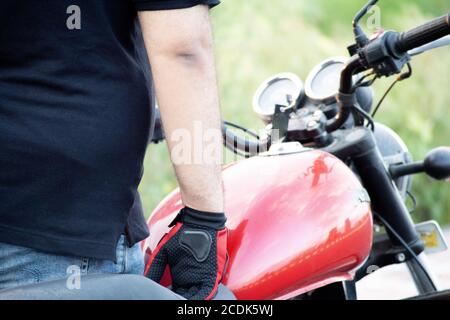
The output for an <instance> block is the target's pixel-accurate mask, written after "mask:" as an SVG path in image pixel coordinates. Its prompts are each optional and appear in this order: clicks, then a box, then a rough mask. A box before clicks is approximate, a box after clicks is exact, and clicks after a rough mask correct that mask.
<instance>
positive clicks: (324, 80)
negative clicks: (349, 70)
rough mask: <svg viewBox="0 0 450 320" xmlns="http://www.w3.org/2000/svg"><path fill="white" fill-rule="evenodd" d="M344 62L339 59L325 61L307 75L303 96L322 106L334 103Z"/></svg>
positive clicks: (343, 59)
mask: <svg viewBox="0 0 450 320" xmlns="http://www.w3.org/2000/svg"><path fill="white" fill-rule="evenodd" d="M346 60H347V59H346V58H341V57H338V58H332V59H328V60H325V61H324V62H322V63H320V64H319V65H318V66H316V67H315V68H314V69H313V70H312V71H311V72H310V73H309V75H308V77H307V79H306V82H305V94H306V95H307V96H308V98H309V99H311V100H312V101H313V102H315V103H323V104H329V103H332V102H334V101H335V96H336V94H337V93H338V90H339V81H340V77H341V71H342V68H343V67H344V64H345V62H346Z"/></svg>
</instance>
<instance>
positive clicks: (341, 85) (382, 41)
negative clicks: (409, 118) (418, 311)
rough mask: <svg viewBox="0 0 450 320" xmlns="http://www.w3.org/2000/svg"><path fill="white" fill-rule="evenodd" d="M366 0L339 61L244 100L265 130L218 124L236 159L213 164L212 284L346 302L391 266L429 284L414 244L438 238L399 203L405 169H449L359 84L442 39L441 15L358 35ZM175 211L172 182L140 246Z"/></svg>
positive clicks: (152, 241) (402, 75) (249, 292)
mask: <svg viewBox="0 0 450 320" xmlns="http://www.w3.org/2000/svg"><path fill="white" fill-rule="evenodd" d="M377 2H378V1H375V0H372V1H369V2H368V3H367V4H366V5H365V6H364V8H362V10H361V11H360V12H358V14H357V15H356V17H355V19H354V22H353V31H354V34H355V44H353V45H351V46H350V47H349V48H348V49H349V53H350V56H351V58H350V59H347V58H340V57H339V58H331V59H328V60H326V61H324V62H322V63H320V64H319V65H318V66H316V67H315V68H314V69H313V70H312V71H311V72H310V74H309V75H308V77H307V79H306V81H305V82H304V83H303V82H302V81H301V80H300V79H299V77H298V76H296V75H295V74H292V73H282V74H278V75H275V76H273V77H271V78H269V79H268V80H266V81H265V82H264V83H263V84H262V85H261V86H260V87H259V88H258V90H257V92H256V94H255V96H254V99H253V109H254V111H255V112H256V113H257V114H258V115H259V116H260V117H261V119H262V120H263V121H264V122H265V124H266V130H265V132H266V134H265V137H259V136H258V135H256V134H254V133H251V132H250V131H249V130H248V129H246V128H242V127H240V126H237V125H234V124H232V123H229V122H226V123H225V124H224V128H225V130H224V141H225V145H226V147H227V148H229V149H230V150H231V151H233V152H234V153H236V154H239V155H242V156H244V157H245V158H246V159H245V160H242V161H237V162H235V163H232V164H231V165H228V166H226V167H225V169H224V171H223V177H224V186H225V203H226V212H227V216H228V223H227V226H228V228H229V230H230V233H229V247H228V250H229V264H228V269H227V272H226V275H225V277H224V279H223V284H224V285H226V286H227V287H228V288H229V289H230V290H231V291H232V292H233V293H234V294H235V295H236V297H237V298H238V299H319V298H324V297H329V298H336V299H338V298H346V299H356V298H357V294H356V286H355V283H356V282H357V281H359V280H361V279H362V278H364V277H365V276H367V275H369V274H371V273H372V272H373V271H375V270H378V269H380V268H383V267H385V266H388V265H392V264H398V263H405V264H406V265H407V266H408V270H409V272H410V273H411V275H412V278H413V280H414V283H415V285H416V287H417V290H418V293H419V296H427V297H430V294H435V293H437V292H438V287H437V283H436V280H435V277H434V276H433V274H432V272H431V268H430V266H429V263H428V261H427V256H426V253H427V252H437V251H442V250H446V249H447V245H446V243H445V239H444V237H443V236H442V231H441V229H440V227H439V225H438V224H437V223H436V222H434V221H429V222H423V223H420V224H417V225H415V224H414V223H413V221H412V219H411V216H410V213H409V210H408V208H407V206H406V204H405V201H406V199H407V198H408V196H409V195H410V188H411V175H413V174H417V173H420V172H424V173H426V174H428V175H429V176H431V177H432V178H434V179H437V180H445V179H449V178H450V147H441V148H437V149H434V150H432V151H431V152H430V153H429V154H428V156H427V157H426V159H425V160H424V161H419V162H413V160H412V157H411V155H410V153H409V151H408V148H407V146H406V145H405V143H404V142H403V140H402V139H401V137H400V136H399V135H398V134H397V133H396V132H394V131H393V130H392V129H390V128H388V127H387V126H385V125H383V124H381V123H376V122H375V121H374V120H373V115H374V114H375V113H376V112H377V111H378V110H379V107H380V104H379V105H378V106H377V107H376V108H375V109H374V111H373V112H372V104H373V91H372V88H371V86H372V84H373V83H374V82H375V80H377V79H379V78H381V77H391V76H394V75H397V80H396V82H395V83H397V82H399V81H403V80H406V79H408V78H409V77H410V76H411V75H412V72H411V70H412V69H411V68H412V67H411V63H410V61H411V58H412V57H413V56H416V55H418V54H420V53H423V52H425V51H428V50H430V49H434V48H436V47H440V46H444V45H448V44H450V39H449V37H448V34H449V33H450V21H449V19H450V14H447V15H445V16H443V17H440V18H438V19H435V20H433V21H431V22H428V23H426V24H425V25H422V26H420V27H417V28H415V29H413V30H410V31H408V32H404V33H397V32H394V31H386V32H384V31H378V32H377V33H375V34H374V35H373V36H372V37H370V38H369V37H367V36H366V35H365V34H364V32H363V30H362V28H361V27H360V24H359V21H360V20H361V18H362V17H363V16H364V15H365V14H366V13H367V12H368V10H369V9H370V8H371V7H372V6H373V5H375V4H376V3H377ZM446 36H447V37H446ZM405 68H406V69H407V70H406V71H403V70H404V69H405ZM229 128H230V129H229ZM231 128H234V129H235V130H231ZM236 129H242V130H243V131H244V133H245V134H246V136H245V137H243V136H239V135H238V134H236V133H234V132H235V131H236ZM249 136H253V137H254V138H253V139H249ZM180 208H181V198H180V193H179V191H178V190H176V191H174V192H173V193H172V194H171V195H169V196H168V197H167V198H166V199H165V200H163V201H162V202H161V203H160V205H159V206H158V207H157V208H156V209H155V210H154V212H153V214H152V215H151V218H150V220H149V222H148V226H149V228H150V233H151V237H150V238H149V239H148V240H147V242H146V243H145V245H144V247H145V249H146V251H147V254H150V253H151V250H152V249H154V248H155V247H156V245H157V242H158V241H159V239H160V238H161V237H162V236H163V235H164V233H166V232H167V226H168V224H169V223H170V221H171V220H172V219H173V218H174V216H175V214H176V213H177V212H178V210H179V209H180ZM374 230H381V232H380V231H378V232H374ZM431 239H434V241H431ZM165 284H166V285H169V284H170V276H169V275H167V277H166V282H165Z"/></svg>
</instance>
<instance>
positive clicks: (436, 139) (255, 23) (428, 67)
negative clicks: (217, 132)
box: [140, 0, 450, 222]
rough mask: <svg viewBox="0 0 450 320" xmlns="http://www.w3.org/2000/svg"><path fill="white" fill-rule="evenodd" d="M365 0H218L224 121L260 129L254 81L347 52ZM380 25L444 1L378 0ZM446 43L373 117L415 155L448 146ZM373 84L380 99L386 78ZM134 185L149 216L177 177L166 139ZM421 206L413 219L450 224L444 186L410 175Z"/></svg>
mask: <svg viewBox="0 0 450 320" xmlns="http://www.w3.org/2000/svg"><path fill="white" fill-rule="evenodd" d="M364 2H365V1H364V0H357V1H348V0H333V1H329V0H315V1H301V0H277V1H273V0H245V1H242V0H223V3H222V4H221V5H220V6H219V7H217V8H216V9H214V10H213V13H212V16H213V24H214V29H215V40H216V52H217V69H218V74H219V86H220V92H221V102H222V113H223V116H224V118H225V119H227V120H230V121H233V122H235V123H239V124H242V125H245V126H248V127H250V128H254V129H258V128H262V127H263V124H262V122H261V121H260V120H259V119H258V118H257V116H255V115H254V114H253V112H252V110H251V99H252V96H253V93H254V91H255V90H256V88H257V87H258V85H259V84H260V83H261V82H262V81H263V80H264V79H265V78H267V77H268V76H270V75H272V74H275V73H278V72H283V71H291V72H294V73H296V74H298V75H299V76H300V77H301V78H302V79H305V78H306V76H307V74H308V72H309V70H311V69H312V68H313V67H314V66H315V65H316V64H317V63H319V62H320V61H322V60H324V59H326V58H328V57H332V56H343V55H344V56H346V47H347V46H348V45H349V44H351V42H352V40H353V39H352V33H351V25H350V24H351V20H352V17H353V15H354V13H355V12H356V11H357V10H358V9H359V8H360V7H361V6H362V5H363V4H364ZM379 7H380V9H381V24H382V26H383V28H385V29H397V30H406V29H409V28H411V27H413V26H416V25H417V24H419V23H422V22H424V21H426V20H427V19H431V18H433V17H436V16H438V15H440V14H443V13H445V12H448V9H449V7H450V2H449V0H420V1H419V0H409V1H407V2H406V1H387V0H381V1H380V3H379ZM449 50H450V49H449V48H444V49H439V50H436V51H435V52H431V53H427V54H425V55H423V56H421V57H418V58H417V59H414V61H413V68H414V77H413V78H412V79H410V80H408V81H405V82H403V83H400V84H399V85H397V87H396V88H395V89H394V90H393V92H392V93H391V95H390V96H389V97H388V98H387V99H386V101H385V103H384V105H383V107H382V109H381V111H380V113H379V114H378V116H377V121H380V122H383V123H385V124H387V125H389V126H390V127H392V128H393V129H394V130H395V131H397V132H398V133H399V134H400V135H401V136H402V137H403V138H404V140H405V142H406V143H407V145H408V146H409V148H410V151H411V152H412V154H413V156H414V158H415V159H422V158H423V157H424V156H425V154H426V153H427V151H429V150H430V149H432V148H433V147H436V146H440V145H449V141H450V122H449V118H448V112H449V111H450V108H449V107H450V90H449V83H450V76H449V75H448V70H449V69H450V55H449ZM390 81H392V80H390V79H388V80H386V79H383V80H380V81H378V82H377V83H376V85H375V92H376V97H375V99H376V100H377V98H379V97H380V96H381V95H382V94H383V92H384V90H385V89H386V88H387V86H388V85H389V83H390ZM145 167H146V171H145V175H144V178H143V181H142V183H141V186H140V192H141V194H142V198H143V203H144V208H145V210H146V214H147V215H149V214H150V213H151V211H152V210H153V209H154V207H155V206H156V205H157V203H158V202H159V201H161V199H162V198H163V197H164V196H165V195H167V194H168V193H169V192H170V191H171V190H172V189H173V188H174V187H175V186H176V182H175V179H174V174H173V170H172V167H171V165H170V162H169V158H168V152H167V150H166V146H165V145H164V144H160V145H152V146H150V147H149V150H148V153H147V158H146V161H145ZM414 194H415V195H416V197H417V199H418V203H419V206H418V208H417V211H416V213H415V217H416V218H417V219H428V218H434V219H438V220H439V221H440V222H450V215H449V213H450V185H449V184H445V183H440V182H434V181H432V180H431V179H429V178H427V177H424V176H417V177H415V178H414Z"/></svg>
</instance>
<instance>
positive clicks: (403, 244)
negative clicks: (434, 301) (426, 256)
mask: <svg viewBox="0 0 450 320" xmlns="http://www.w3.org/2000/svg"><path fill="white" fill-rule="evenodd" d="M374 215H376V216H377V218H378V219H380V220H381V222H382V223H383V224H384V226H385V227H386V228H388V229H389V231H390V232H391V233H392V234H393V235H394V236H395V237H396V238H397V240H398V241H399V242H400V243H401V244H402V246H403V247H404V248H405V249H406V250H407V251H408V252H409V254H410V255H411V257H412V258H413V259H414V260H415V261H416V262H417V265H418V266H419V267H420V269H422V271H423V273H424V274H425V276H426V277H427V278H428V281H429V282H430V284H431V285H432V287H433V290H434V291H437V288H436V285H435V284H434V282H433V279H431V276H430V275H429V274H428V271H427V269H425V266H424V265H423V264H422V262H421V261H420V260H419V258H418V257H417V255H416V253H415V252H414V251H413V250H412V249H411V247H410V246H409V245H408V244H407V243H406V241H405V240H403V238H402V237H401V236H400V235H399V234H398V233H397V231H395V229H394V228H393V227H392V226H391V225H390V224H389V222H387V221H386V220H385V219H384V218H383V217H382V216H380V215H379V214H378V213H377V212H374Z"/></svg>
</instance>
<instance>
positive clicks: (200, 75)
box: [141, 8, 224, 212]
mask: <svg viewBox="0 0 450 320" xmlns="http://www.w3.org/2000/svg"><path fill="white" fill-rule="evenodd" d="M201 10H202V11H201V12H200V13H199V14H200V15H201V19H205V21H203V23H202V26H201V28H202V30H201V32H200V33H199V35H198V37H195V36H194V37H193V39H192V41H190V42H189V43H184V42H181V45H179V46H177V45H176V43H175V44H174V46H173V47H170V46H168V47H167V48H159V49H158V48H155V50H153V51H152V48H150V46H151V44H150V43H149V42H151V41H147V39H148V37H147V36H146V26H145V21H143V19H142V17H141V23H142V24H143V31H144V38H145V39H146V44H147V47H148V49H149V53H150V54H149V57H150V63H151V65H152V72H153V78H154V82H155V87H156V92H157V99H158V104H159V106H160V109H161V110H160V111H161V117H162V121H163V125H164V131H165V134H166V139H167V143H168V146H169V150H170V152H171V155H172V160H173V162H174V166H175V171H176V175H177V178H178V183H179V186H180V190H181V195H182V198H183V202H184V204H185V205H186V206H189V207H192V208H194V209H197V210H202V211H211V212H223V211H224V204H223V187H222V177H221V165H220V161H221V159H222V154H221V153H222V147H221V142H220V128H221V118H220V110H219V101H218V89H217V80H216V72H215V65H214V53H213V45H212V43H213V40H212V33H211V28H210V24H209V19H208V16H207V15H208V13H207V10H206V9H205V8H202V9H201ZM194 15H195V14H194ZM192 18H194V17H192ZM197 18H198V17H197ZM187 32H189V31H187ZM179 43H180V42H179ZM217 134H218V136H219V139H217Z"/></svg>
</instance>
